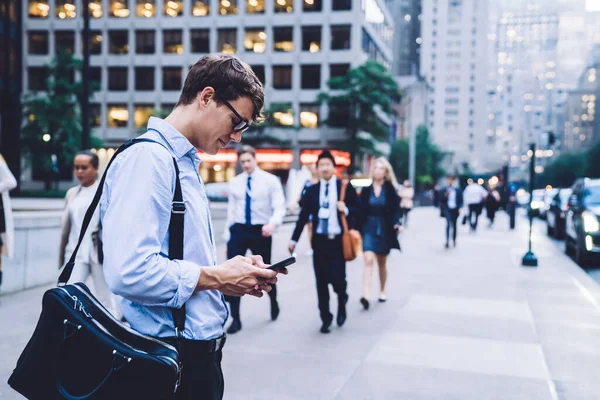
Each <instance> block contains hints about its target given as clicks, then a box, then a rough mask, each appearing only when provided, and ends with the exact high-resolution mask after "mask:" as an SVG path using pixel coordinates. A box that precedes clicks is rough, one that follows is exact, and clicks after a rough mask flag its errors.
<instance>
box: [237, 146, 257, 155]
mask: <svg viewBox="0 0 600 400" xmlns="http://www.w3.org/2000/svg"><path fill="white" fill-rule="evenodd" d="M242 154H250V155H251V156H252V157H254V158H256V149H255V148H254V147H252V146H250V145H248V144H245V145H243V146H242V147H240V148H239V149H238V151H237V155H238V157H241V156H242Z"/></svg>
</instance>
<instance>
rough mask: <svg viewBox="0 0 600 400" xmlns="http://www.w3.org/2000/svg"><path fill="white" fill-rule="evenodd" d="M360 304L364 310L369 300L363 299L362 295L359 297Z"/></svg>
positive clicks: (366, 308) (367, 306) (367, 307)
mask: <svg viewBox="0 0 600 400" xmlns="http://www.w3.org/2000/svg"><path fill="white" fill-rule="evenodd" d="M360 304H362V306H363V308H364V309H365V311H367V310H368V309H369V300H367V299H365V298H364V297H361V298H360Z"/></svg>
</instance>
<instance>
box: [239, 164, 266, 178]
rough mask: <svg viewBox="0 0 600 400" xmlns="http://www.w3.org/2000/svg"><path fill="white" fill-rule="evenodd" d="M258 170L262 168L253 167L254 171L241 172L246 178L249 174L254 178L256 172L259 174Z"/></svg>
mask: <svg viewBox="0 0 600 400" xmlns="http://www.w3.org/2000/svg"><path fill="white" fill-rule="evenodd" d="M260 171H262V170H261V169H260V168H258V167H256V168H254V171H253V172H252V173H251V174H249V173H247V172H246V171H244V172H242V174H244V176H245V177H246V178H248V177H249V176H251V177H252V178H256V176H257V175H258V174H260Z"/></svg>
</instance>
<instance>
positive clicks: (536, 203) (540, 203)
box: [531, 189, 546, 217]
mask: <svg viewBox="0 0 600 400" xmlns="http://www.w3.org/2000/svg"><path fill="white" fill-rule="evenodd" d="M532 196H533V198H532V200H531V212H532V213H533V216H534V217H539V216H540V208H542V207H544V196H546V189H535V190H534V191H533V193H532Z"/></svg>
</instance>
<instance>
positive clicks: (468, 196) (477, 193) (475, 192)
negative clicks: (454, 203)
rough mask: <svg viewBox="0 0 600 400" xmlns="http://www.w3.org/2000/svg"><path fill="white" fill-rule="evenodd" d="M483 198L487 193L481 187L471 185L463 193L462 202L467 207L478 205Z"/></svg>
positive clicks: (474, 184) (475, 184)
mask: <svg viewBox="0 0 600 400" xmlns="http://www.w3.org/2000/svg"><path fill="white" fill-rule="evenodd" d="M485 196H487V191H486V190H485V189H484V188H483V186H481V185H479V184H477V183H471V184H470V185H468V186H467V187H466V188H465V191H464V192H463V202H464V203H465V205H467V206H468V205H469V204H479V203H481V202H482V201H483V199H484V197H485Z"/></svg>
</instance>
